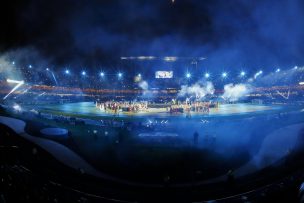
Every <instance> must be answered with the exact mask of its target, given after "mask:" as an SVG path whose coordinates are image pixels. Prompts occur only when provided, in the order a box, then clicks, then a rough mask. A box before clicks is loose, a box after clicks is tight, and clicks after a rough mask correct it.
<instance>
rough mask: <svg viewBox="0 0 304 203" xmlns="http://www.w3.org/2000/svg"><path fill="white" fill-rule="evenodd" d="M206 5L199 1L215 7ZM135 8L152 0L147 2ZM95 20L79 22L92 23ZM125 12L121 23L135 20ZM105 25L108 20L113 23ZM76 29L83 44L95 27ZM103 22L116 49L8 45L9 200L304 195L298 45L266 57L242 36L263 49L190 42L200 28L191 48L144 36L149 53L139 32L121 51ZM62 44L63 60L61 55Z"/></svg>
mask: <svg viewBox="0 0 304 203" xmlns="http://www.w3.org/2000/svg"><path fill="white" fill-rule="evenodd" d="M167 3H168V2H167ZM192 4H193V5H194V4H195V3H194V1H193V2H192V3H189V4H188V3H185V2H183V1H182V0H181V1H180V2H178V1H170V2H169V3H168V5H167V4H166V5H163V4H161V3H158V4H157V5H158V7H157V8H159V6H160V8H161V10H162V9H164V8H163V7H164V6H168V8H170V9H173V11H170V15H173V16H179V15H177V13H178V14H179V13H180V12H181V11H182V10H178V11H175V10H174V9H178V8H180V9H190V10H191V11H192V10H193V9H194V8H192V6H190V5H192ZM196 4H199V5H200V6H203V5H201V4H200V3H196ZM196 4H195V5H196ZM209 4H210V5H209ZM209 4H208V5H209V6H210V7H208V6H206V8H205V6H203V7H204V9H207V10H208V9H211V11H213V10H212V9H213V8H212V5H213V4H212V3H209ZM93 5H102V6H105V8H108V7H110V8H113V9H114V10H115V9H118V8H117V7H116V6H117V4H116V3H109V5H108V4H105V3H92V5H90V6H89V7H90V8H91V9H92V10H94V9H95V8H93ZM119 5H120V4H119ZM132 5H133V6H134V7H137V6H138V9H139V8H140V9H144V8H146V7H145V6H147V8H150V9H152V8H154V7H153V6H151V3H147V4H146V3H145V4H143V5H142V4H141V3H138V2H137V3H133V4H132ZM40 6H41V5H40ZM120 6H121V5H120ZM188 6H190V8H189V7H188ZM261 6H262V5H261ZM122 7H123V9H122V10H123V11H125V10H128V11H129V10H131V11H132V9H134V8H133V7H132V8H129V7H128V6H126V5H124V6H122ZM171 7H174V8H171ZM105 8H103V9H105ZM160 8H159V9H160ZM166 8H167V7H166ZM216 8H218V5H216ZM219 8H220V9H223V11H226V9H227V8H226V7H223V8H222V7H221V6H219ZM280 8H281V7H280ZM67 10H69V9H67ZM148 10H149V9H148ZM152 10H153V9H152ZM194 10H195V9H194ZM94 11H95V10H94ZM208 11H209V10H208ZM96 12H97V13H98V11H96ZM103 12H106V11H104V10H103ZM147 12H148V11H147ZM149 12H150V10H149ZM149 12H148V13H149ZM175 12H177V13H175ZM165 13H166V12H165ZM71 15H72V14H71ZM129 15H130V14H126V16H127V19H128V20H130V21H131V22H133V21H134V19H133V18H132V17H130V16H129ZM132 15H133V14H132ZM132 15H131V16H132ZM140 15H143V16H145V14H142V13H141V14H140ZM147 15H148V16H150V15H151V16H153V15H152V14H147ZM217 15H218V14H217ZM217 15H216V16H217ZM231 15H232V14H231ZM72 16H73V18H72V19H74V18H75V19H78V18H77V17H76V16H74V15H72ZM81 16H82V15H81ZM88 16H90V15H88ZM88 16H87V15H84V16H82V17H81V19H85V20H84V21H85V22H95V21H94V20H93V21H91V20H92V19H91V17H88ZM110 16H114V15H112V14H111V15H110ZM161 16H162V17H163V18H164V19H166V18H168V16H167V15H166V14H164V13H162V14H161ZM186 16H192V14H190V13H187V15H186ZM210 16H211V17H210V18H212V19H213V17H214V16H213V14H212V15H211V14H210ZM145 18H146V16H145V17H144V19H145ZM184 18H185V16H184ZM192 18H193V20H194V19H196V18H195V17H191V19H192ZM217 18H219V17H216V19H217ZM35 19H36V18H35ZM94 19H95V18H94ZM149 19H150V17H149ZM161 19H162V18H160V20H159V21H157V22H158V23H162V20H161ZM208 19H209V18H208ZM219 19H221V20H220V21H221V22H222V21H223V22H224V20H223V19H222V17H221V18H219ZM120 20H122V19H120ZM128 20H122V21H123V22H122V24H126V25H128V26H127V27H128V28H130V29H131V27H132V26H130V25H129V24H128V22H129V21H128ZM234 20H235V21H237V22H238V20H236V19H234ZM76 21H77V22H78V23H81V22H82V20H79V19H78V20H76ZM188 21H189V19H188ZM188 21H187V20H186V22H188ZM102 22H103V25H104V26H105V27H107V26H106V25H108V24H107V23H106V22H108V21H106V20H104V21H102ZM109 22H111V23H110V24H111V25H112V21H109ZM136 22H137V21H136ZM170 22H171V21H170ZM208 22H209V21H208ZM216 22H217V21H216ZM122 24H120V23H118V25H119V27H120V26H122ZM38 25H40V24H39V23H38ZM67 25H70V24H69V23H67ZM72 25H74V24H73V23H72ZM140 25H141V26H143V25H144V24H140ZM204 25H205V26H207V25H209V24H208V23H206V22H205V24H204ZM81 26H84V25H81ZM81 26H80V27H81ZM154 26H155V25H154ZM175 26H177V25H175ZM179 26H184V24H181V25H180V24H179ZM179 26H177V27H179ZM187 26H190V27H189V28H191V29H193V30H195V29H194V28H195V27H196V26H194V27H192V25H188V24H187ZM187 26H186V27H187ZM216 26H218V24H216ZM76 27H77V29H78V26H76ZM156 27H157V28H159V27H158V26H156ZM224 27H225V26H224ZM237 27H238V26H237ZM84 28H86V29H87V27H86V26H84ZM173 28H174V26H173ZM263 28H264V26H263ZM74 29H76V28H75V27H74V26H73V29H71V30H72V31H71V33H73V34H75V33H76V34H77V35H76V34H75V35H76V36H77V37H80V39H81V40H79V41H80V42H82V40H83V36H85V40H86V39H87V38H91V35H89V36H87V35H86V33H87V30H86V32H84V33H85V34H84V33H83V32H80V31H78V30H77V32H76V31H75V30H74ZM107 29H109V30H111V32H112V31H113V30H112V29H113V28H111V29H110V28H107ZM159 29H163V28H162V27H160V28H159ZM221 29H223V30H222V31H225V29H224V28H221ZM55 30H56V29H55ZM165 30H166V32H169V31H168V30H167V28H166V29H165ZM119 31H121V30H119ZM88 32H89V31H88ZM95 32H97V33H98V34H100V35H102V36H103V37H104V38H106V39H107V40H108V41H111V42H107V40H104V41H102V46H105V47H107V46H109V47H111V48H108V49H107V52H106V53H103V52H102V54H101V53H99V52H98V51H96V50H95V51H96V53H95V52H94V54H92V53H91V52H90V54H83V53H82V54H83V55H81V54H80V55H81V56H82V57H83V59H81V60H80V59H79V58H78V55H77V57H76V58H77V59H76V58H73V54H68V53H71V52H72V50H69V51H67V50H65V49H64V46H61V45H60V46H59V49H56V50H57V51H56V52H53V50H52V49H51V48H49V47H48V46H51V45H48V46H47V47H48V48H45V47H44V46H43V43H42V44H39V45H41V47H44V48H41V49H43V50H48V51H50V52H51V56H50V57H48V58H47V59H46V57H45V56H42V54H41V53H44V52H43V51H41V50H40V52H39V53H38V51H37V49H38V48H35V49H32V48H20V49H17V50H13V49H8V50H6V52H3V54H1V55H0V98H1V99H0V131H1V133H0V140H1V141H0V150H1V155H0V161H1V162H0V166H1V169H0V171H1V175H0V177H1V180H2V181H1V183H0V197H1V200H3V202H6V201H5V200H8V201H7V202H16V201H17V202H18V201H19V202H20V201H21V202H33V201H38V202H58V201H65V202H286V201H291V202H301V201H303V194H304V193H303V184H304V183H303V181H304V173H303V168H304V164H303V161H302V157H303V154H304V66H302V65H301V63H304V61H301V60H300V57H299V58H297V57H296V54H294V55H292V56H293V60H289V59H288V60H287V59H286V58H285V57H287V54H286V53H284V54H286V55H284V57H280V56H281V55H280V54H279V53H277V54H278V55H277V56H276V57H274V56H272V55H271V54H269V55H266V56H268V58H267V57H265V56H264V55H263V54H265V53H266V52H267V53H270V52H269V50H268V48H256V47H255V46H253V45H252V44H250V45H249V44H246V45H248V46H249V47H250V48H253V47H254V49H255V53H254V56H252V55H251V54H248V55H246V54H244V53H243V52H241V51H240V52H238V51H235V52H234V51H233V50H232V47H231V48H228V49H227V47H225V46H223V47H224V48H223V47H217V46H215V45H214V47H216V48H214V49H212V51H211V50H210V49H209V48H208V47H207V48H201V47H200V48H197V47H196V46H194V45H193V47H190V45H189V44H191V42H190V41H191V40H192V38H191V36H192V35H193V36H196V34H195V33H196V32H194V33H192V34H189V33H187V34H185V36H184V38H185V39H186V38H187V37H189V38H191V40H189V41H188V42H189V43H188V44H187V45H185V44H184V43H182V42H184V41H183V40H181V39H179V40H180V41H179V42H181V45H178V51H176V50H177V47H174V49H173V48H172V50H170V49H169V51H170V52H169V51H168V50H167V49H165V48H168V47H166V43H169V42H170V43H169V44H170V45H171V46H172V47H173V46H175V43H174V42H175V40H176V39H175V38H174V37H172V36H170V37H168V38H167V37H164V38H162V40H161V41H160V42H158V41H157V42H154V43H152V44H149V46H148V45H147V49H149V50H148V51H147V50H145V49H144V48H141V47H144V45H143V44H142V42H143V41H144V40H145V39H144V37H143V38H140V37H138V38H140V39H137V38H136V40H135V41H136V42H134V41H132V43H131V44H132V48H129V49H126V47H123V48H124V50H125V49H126V50H127V51H129V52H127V51H123V52H122V53H123V54H120V55H118V54H117V53H115V54H113V53H112V52H111V51H113V50H112V48H113V47H116V46H118V45H117V44H116V40H118V41H119V40H122V39H121V38H120V37H118V36H115V37H113V36H112V35H111V37H109V36H107V35H106V34H105V33H104V32H100V30H98V29H97V30H95V29H94V32H93V33H95ZM210 32H211V31H210ZM59 33H60V34H62V33H61V32H59ZM79 33H81V34H79ZM140 33H142V34H145V35H147V36H150V35H149V34H147V32H140ZM303 33H304V32H303ZM57 34H58V33H57ZM133 34H134V33H132V32H131V33H127V34H126V33H125V36H124V37H122V38H123V39H125V38H128V37H129V38H130V37H132V36H133ZM44 35H46V34H44ZM44 35H43V36H44ZM113 35H114V34H113ZM155 35H158V34H157V32H156V34H155ZM188 35H189V36H188ZM209 35H211V34H210V33H209V34H208V35H206V36H209ZM56 36H57V35H56ZM94 36H95V35H94ZM199 36H201V34H199ZM52 37H53V35H52ZM77 37H76V38H77ZM112 37H113V38H114V39H112ZM171 37H172V38H171ZM217 37H219V36H217ZM217 37H216V39H217ZM67 38H68V39H70V38H69V37H67ZM96 38H97V37H96V36H95V38H94V37H93V39H92V43H93V45H92V44H91V43H89V42H90V40H89V41H85V42H86V43H85V42H82V43H81V50H84V49H91V48H90V46H95V43H97V41H98V40H96ZM219 38H220V37H219ZM43 39H44V40H46V41H47V42H50V44H51V42H53V41H52V40H50V41H49V38H43ZM77 39H78V38H77ZM98 39H99V38H98ZM207 39H208V40H210V39H209V38H207ZM241 39H242V40H244V41H246V42H247V41H248V39H247V38H241ZM14 40H16V39H14ZM171 40H172V41H171ZM193 40H194V41H195V40H196V38H193ZM225 40H227V39H226V38H225ZM225 40H224V41H221V40H220V42H221V43H223V44H224V43H225V42H226V41H225ZM259 40H260V39H259ZM267 40H269V39H268V38H267ZM38 41H39V40H38ZM137 41H138V44H137ZM211 41H212V40H211ZM69 42H70V41H69ZM215 42H216V43H215ZM217 42H218V41H214V39H213V43H214V44H217ZM1 43H4V42H2V41H1ZM29 43H31V45H32V44H35V43H37V41H35V40H30V41H29ZM39 43H40V42H39ZM77 43H79V42H78V41H77ZM77 43H76V42H75V44H76V45H77ZM83 43H85V44H83ZM107 43H109V44H110V45H108V44H107ZM235 43H236V42H235ZM248 43H249V42H248ZM58 44H60V43H58ZM299 44H300V43H299ZM84 45H87V47H88V48H84ZM127 45H128V43H127ZM98 46H101V45H98ZM102 46H101V47H102ZM121 46H123V45H119V46H118V48H117V47H116V49H115V51H117V52H118V51H120V49H123V48H121ZM124 46H125V45H124ZM138 46H139V47H140V48H138ZM176 46H177V45H176ZM155 47H157V48H155ZM159 47H161V48H159ZM240 47H241V45H240ZM240 47H239V48H240ZM293 48H294V47H293ZM113 49H114V48H113ZM159 49H160V50H163V49H164V50H166V51H164V50H163V51H161V52H160V51H159V52H158V50H159ZM192 49H195V51H191V50H192ZM63 50H65V52H64V51H63ZM134 50H135V51H134ZM240 50H242V51H243V49H241V48H240ZM290 50H291V49H290ZM292 50H293V49H292ZM61 51H62V52H61ZM99 51H100V50H99ZM147 52H148V54H147ZM236 52H237V54H236ZM252 52H253V51H252ZM260 52H261V53H260ZM282 52H283V51H282ZM58 53H64V56H68V57H67V58H68V59H64V62H62V61H61V60H62V58H61V57H60V56H58ZM150 53H151V54H150ZM185 53H187V54H185ZM219 53H220V54H219ZM223 53H225V54H223ZM231 53H233V54H231ZM297 53H298V52H297ZM44 54H45V53H44ZM74 54H75V53H74ZM129 54H130V55H129ZM146 54H147V55H146ZM96 56H98V57H99V56H100V57H101V59H96V58H98V57H96ZM271 56H272V60H270V59H269V58H271ZM292 56H290V55H288V57H292ZM103 57H104V58H103ZM273 58H275V59H276V60H274V59H273ZM255 59H259V60H255ZM296 59H298V60H296ZM239 61H241V62H242V63H241V65H240V63H239ZM290 61H293V62H290ZM294 61H297V62H296V63H295V62H294ZM96 63H100V64H103V65H96ZM71 64H72V65H71ZM243 64H245V65H243ZM261 67H265V68H261ZM16 194H18V195H16Z"/></svg>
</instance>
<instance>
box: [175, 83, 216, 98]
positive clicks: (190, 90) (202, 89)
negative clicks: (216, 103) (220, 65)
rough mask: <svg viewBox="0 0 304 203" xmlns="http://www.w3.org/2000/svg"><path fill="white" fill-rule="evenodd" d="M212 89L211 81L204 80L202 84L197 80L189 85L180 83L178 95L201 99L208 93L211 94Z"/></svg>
mask: <svg viewBox="0 0 304 203" xmlns="http://www.w3.org/2000/svg"><path fill="white" fill-rule="evenodd" d="M214 91H215V90H214V86H213V84H212V83H211V82H206V83H204V84H201V83H199V82H197V83H195V84H193V85H191V86H188V85H182V87H181V90H180V92H179V93H178V96H180V97H183V96H195V97H196V98H197V99H202V98H204V97H205V96H206V95H208V94H213V93H214Z"/></svg>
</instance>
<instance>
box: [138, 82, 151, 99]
mask: <svg viewBox="0 0 304 203" xmlns="http://www.w3.org/2000/svg"><path fill="white" fill-rule="evenodd" d="M138 86H139V87H140V88H141V89H142V90H143V95H145V96H147V94H148V93H149V84H148V82H147V81H144V80H143V81H141V82H140V83H138Z"/></svg>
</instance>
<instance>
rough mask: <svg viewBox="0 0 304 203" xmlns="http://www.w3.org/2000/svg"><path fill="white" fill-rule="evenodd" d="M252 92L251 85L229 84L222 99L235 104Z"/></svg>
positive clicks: (225, 87)
mask: <svg viewBox="0 0 304 203" xmlns="http://www.w3.org/2000/svg"><path fill="white" fill-rule="evenodd" d="M251 91H252V88H251V86H250V85H247V84H235V85H234V84H232V83H230V84H227V85H225V86H224V94H223V95H222V97H223V98H224V99H225V100H228V101H231V102H235V101H238V100H239V99H240V98H242V97H244V96H246V94H249V93H250V92H251Z"/></svg>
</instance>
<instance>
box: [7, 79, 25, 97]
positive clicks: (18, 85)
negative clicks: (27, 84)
mask: <svg viewBox="0 0 304 203" xmlns="http://www.w3.org/2000/svg"><path fill="white" fill-rule="evenodd" d="M6 81H7V82H8V83H15V84H17V85H16V86H15V87H14V88H13V89H12V90H11V91H10V92H9V93H8V94H7V95H5V97H3V99H6V98H7V97H8V96H9V95H10V94H12V93H13V92H14V91H15V90H17V89H18V88H19V87H20V86H21V85H23V84H24V81H23V80H21V81H18V80H11V79H7V80H6Z"/></svg>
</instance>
